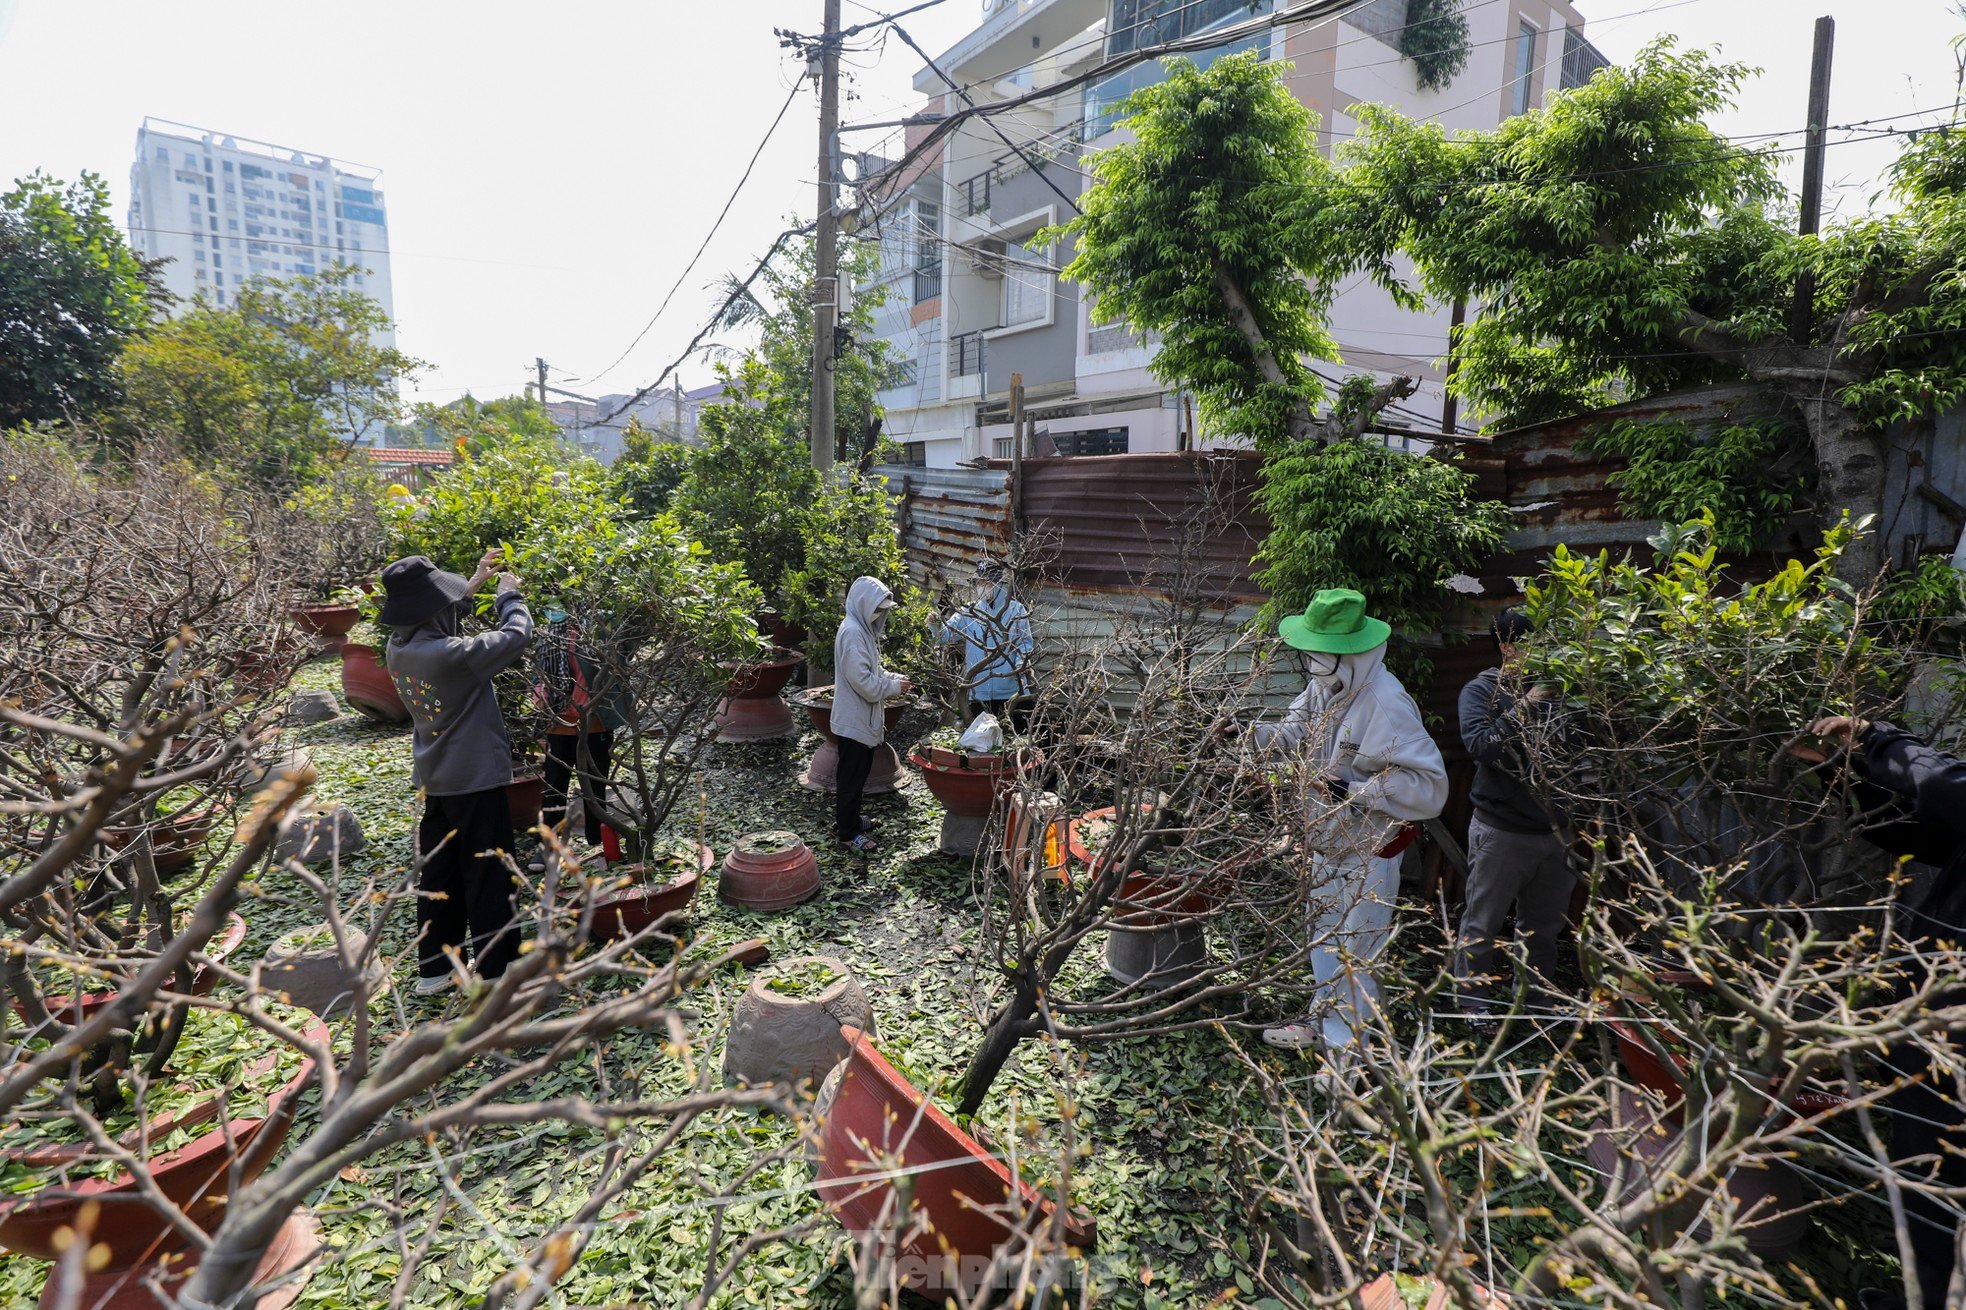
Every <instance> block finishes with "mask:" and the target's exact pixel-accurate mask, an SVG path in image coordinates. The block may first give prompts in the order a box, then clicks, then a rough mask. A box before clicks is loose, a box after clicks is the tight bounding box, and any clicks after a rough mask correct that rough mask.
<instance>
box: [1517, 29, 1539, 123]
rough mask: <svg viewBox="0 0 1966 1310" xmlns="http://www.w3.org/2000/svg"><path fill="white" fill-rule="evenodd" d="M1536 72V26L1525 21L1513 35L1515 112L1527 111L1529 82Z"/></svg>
mask: <svg viewBox="0 0 1966 1310" xmlns="http://www.w3.org/2000/svg"><path fill="white" fill-rule="evenodd" d="M1535 73H1536V28H1535V27H1534V25H1532V24H1530V23H1529V22H1527V21H1525V22H1524V23H1523V24H1522V27H1521V28H1520V29H1519V30H1518V31H1517V32H1516V36H1515V75H1516V83H1515V112H1516V113H1518V114H1526V113H1528V112H1529V93H1530V84H1531V83H1532V82H1533V81H1534V80H1535Z"/></svg>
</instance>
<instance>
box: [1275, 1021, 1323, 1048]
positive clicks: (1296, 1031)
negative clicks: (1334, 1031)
mask: <svg viewBox="0 0 1966 1310" xmlns="http://www.w3.org/2000/svg"><path fill="white" fill-rule="evenodd" d="M1263 1040H1264V1041H1265V1042H1267V1043H1269V1044H1270V1045H1271V1046H1275V1047H1279V1048H1281V1049H1283V1050H1286V1051H1305V1050H1309V1049H1310V1048H1312V1047H1314V1046H1322V1045H1323V1044H1324V1029H1323V1028H1322V1027H1320V1026H1319V1025H1318V1024H1317V1022H1316V1021H1315V1020H1312V1019H1299V1020H1298V1021H1297V1022H1296V1023H1287V1024H1284V1025H1283V1026H1282V1027H1281V1028H1265V1029H1264V1030H1263Z"/></svg>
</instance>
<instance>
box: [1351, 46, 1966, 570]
mask: <svg viewBox="0 0 1966 1310" xmlns="http://www.w3.org/2000/svg"><path fill="white" fill-rule="evenodd" d="M1748 72H1749V70H1748V69H1747V68H1745V67H1744V66H1742V65H1739V64H1730V63H1724V62H1722V61H1720V60H1719V59H1717V58H1715V57H1714V56H1713V55H1711V54H1708V53H1706V52H1702V51H1680V50H1677V49H1676V48H1675V47H1674V46H1673V44H1672V42H1671V41H1669V40H1667V41H1661V42H1658V43H1655V44H1654V45H1652V46H1650V47H1648V48H1647V49H1646V50H1644V51H1643V52H1641V53H1640V54H1639V55H1638V57H1637V58H1635V59H1633V60H1632V61H1631V62H1630V63H1628V64H1626V65H1624V66H1622V67H1615V68H1610V69H1606V70H1605V71H1603V72H1601V73H1599V74H1598V76H1597V77H1595V78H1594V79H1593V80H1592V81H1591V82H1590V83H1589V84H1588V85H1587V86H1584V87H1581V88H1578V89H1576V90H1574V91H1571V92H1568V93H1566V94H1564V95H1561V96H1557V97H1554V98H1553V99H1552V100H1550V102H1549V103H1548V104H1547V105H1546V106H1544V107H1543V108H1541V109H1538V110H1535V111H1532V112H1530V113H1528V114H1524V115H1521V116H1519V117H1516V118H1512V119H1509V120H1508V121H1506V122H1504V123H1502V124H1501V125H1500V126H1498V127H1496V128H1494V129H1492V130H1489V131H1484V132H1465V133H1459V134H1456V135H1454V136H1452V137H1450V136H1449V135H1448V134H1447V132H1446V131H1445V130H1444V129H1442V128H1441V127H1440V126H1439V125H1438V124H1433V123H1422V122H1417V121H1414V120H1412V119H1408V118H1405V117H1403V116H1402V115H1400V114H1398V113H1397V112H1395V111H1393V110H1391V109H1387V108H1384V107H1374V106H1367V107H1364V108H1362V109H1361V110H1360V111H1359V113H1360V121H1361V122H1362V123H1363V125H1364V131H1363V133H1362V134H1361V136H1360V137H1359V139H1358V140H1356V141H1355V142H1353V143H1351V144H1350V145H1349V146H1347V147H1346V148H1345V149H1344V150H1343V151H1342V152H1341V158H1342V159H1344V160H1345V161H1346V162H1347V163H1348V164H1349V168H1348V169H1347V171H1346V178H1347V181H1348V183H1349V184H1350V185H1351V186H1353V187H1355V188H1356V189H1357V190H1358V191H1359V192H1360V193H1361V194H1362V195H1369V196H1370V197H1372V199H1373V201H1374V204H1375V207H1376V208H1377V209H1378V211H1379V212H1380V215H1381V220H1380V221H1381V222H1389V223H1391V224H1393V225H1394V227H1395V228H1396V231H1395V232H1394V234H1393V235H1394V238H1395V244H1396V245H1397V247H1398V248H1399V249H1400V250H1402V251H1403V252H1405V253H1406V254H1407V255H1408V256H1410V257H1411V259H1412V260H1413V262H1414V264H1415V265H1416V267H1417V269H1418V289H1420V290H1424V291H1425V292H1426V293H1427V294H1429V295H1432V296H1435V297H1438V298H1442V299H1450V298H1455V297H1462V298H1466V299H1467V300H1468V301H1469V302H1470V303H1472V304H1477V305H1479V306H1480V307H1481V308H1480V312H1479V313H1478V314H1477V315H1476V316H1475V317H1474V319H1473V321H1472V322H1471V323H1470V324H1469V325H1468V326H1467V327H1466V328H1465V329H1463V331H1462V333H1461V336H1460V343H1459V344H1460V356H1461V361H1460V368H1459V370H1458V372H1457V373H1456V375H1455V380H1454V386H1455V389H1456V391H1457V392H1458V393H1459V394H1460V395H1461V396H1462V397H1463V398H1464V399H1466V400H1467V401H1468V402H1470V404H1471V405H1472V406H1473V407H1474V408H1475V409H1476V410H1477V411H1479V412H1483V413H1487V414H1491V415H1497V416H1506V417H1507V418H1509V419H1512V420H1515V421H1534V420H1537V419H1542V418H1548V417H1555V416H1561V415H1566V414H1572V413H1576V412H1578V411H1580V410H1585V409H1589V408H1591V407H1593V406H1596V405H1599V404H1602V403H1604V402H1606V401H1608V400H1611V399H1614V398H1619V397H1629V396H1645V395H1653V394H1658V393H1661V392H1665V391H1669V390H1673V389H1675V388H1679V387H1685V386H1693V385H1699V384H1703V383H1708V382H1714V381H1747V382H1751V383H1754V384H1756V385H1757V386H1759V387H1761V388H1762V389H1764V390H1765V391H1766V392H1767V393H1768V394H1769V396H1770V398H1771V399H1772V400H1773V401H1775V402H1776V407H1777V408H1778V410H1779V411H1780V412H1782V413H1785V414H1787V415H1789V416H1791V418H1792V426H1791V427H1790V428H1789V429H1788V430H1789V432H1790V433H1791V434H1792V437H1793V440H1794V441H1795V443H1796V444H1797V447H1798V448H1799V450H1800V452H1801V454H1802V455H1803V462H1804V463H1805V464H1806V465H1807V466H1809V468H1808V472H1809V475H1810V476H1809V481H1810V483H1811V490H1812V492H1813V499H1814V507H1815V509H1816V511H1817V514H1818V516H1819V518H1820V520H1821V521H1822V522H1823V523H1824V524H1825V525H1829V524H1833V523H1835V522H1837V521H1838V520H1839V519H1840V518H1841V517H1842V515H1843V514H1844V513H1845V512H1848V513H1849V514H1851V515H1852V516H1854V517H1857V518H1863V517H1866V516H1874V515H1877V514H1878V513H1879V512H1880V511H1881V509H1882V506H1883V497H1884V448H1883V440H1884V431H1885V429H1886V427H1887V426H1888V425H1890V424H1891V423H1893V422H1896V421H1900V420H1907V419H1916V418H1920V417H1923V416H1928V415H1930V414H1932V413H1934V412H1936V411H1938V410H1940V409H1942V408H1944V407H1946V406H1948V405H1951V404H1953V403H1954V402H1955V401H1956V400H1957V399H1958V397H1959V396H1960V394H1961V391H1962V387H1966V333H1962V330H1961V329H1962V328H1966V277H1963V276H1962V275H1966V203H1962V198H1961V194H1960V189H1959V183H1960V180H1961V178H1962V176H1966V138H1962V136H1961V134H1960V133H1959V132H1958V131H1956V130H1941V131H1936V132H1931V133H1926V134H1923V135H1921V136H1920V137H1919V138H1918V139H1917V140H1916V141H1915V142H1913V143H1912V144H1911V145H1909V146H1908V147H1907V148H1906V150H1905V151H1904V153H1903V154H1902V155H1901V156H1900V157H1899V159H1898V161H1897V163H1896V164H1895V166H1894V167H1893V170H1892V192H1893V198H1894V199H1895V201H1896V207H1895V208H1894V209H1893V210H1891V211H1890V212H1888V213H1878V214H1870V215H1865V216H1863V217H1859V218H1855V219H1850V220H1845V221H1841V222H1835V223H1832V224H1830V225H1829V226H1828V227H1827V228H1826V229H1825V230H1824V231H1823V232H1822V233H1821V235H1819V236H1807V237H1804V236H1797V235H1796V234H1795V231H1794V221H1793V208H1792V203H1791V202H1790V200H1789V199H1788V197H1787V196H1786V195H1785V194H1784V193H1783V191H1782V188H1781V187H1780V185H1779V184H1778V181H1777V179H1776V177H1775V174H1774V171H1773V167H1772V164H1771V160H1770V156H1769V155H1768V154H1767V153H1766V152H1762V151H1756V150H1749V149H1742V148H1741V147H1739V146H1737V145H1735V144H1734V143H1732V142H1730V141H1728V140H1727V139H1726V138H1725V137H1724V136H1722V135H1721V134H1720V133H1719V132H1718V131H1717V130H1715V129H1714V128H1713V127H1712V126H1710V124H1709V120H1710V119H1711V118H1712V117H1713V116H1714V115H1715V114H1717V113H1719V112H1721V111H1723V110H1725V109H1726V108H1728V107H1729V106H1730V105H1731V104H1732V103H1733V102H1734V98H1735V96H1736V94H1737V92H1738V91H1739V89H1740V87H1741V86H1742V84H1743V83H1744V81H1745V80H1746V78H1747V76H1748ZM1798 286H1800V287H1803V288H1804V289H1805V290H1804V297H1803V301H1802V310H1801V312H1800V314H1798V313H1796V312H1795V306H1796V302H1797V288H1798ZM1669 444H1671V443H1669ZM1640 453H1641V455H1642V458H1644V459H1647V460H1651V461H1665V462H1668V463H1669V462H1671V461H1672V460H1674V459H1676V458H1683V459H1689V460H1690V459H1695V458H1697V457H1698V454H1697V451H1696V450H1695V449H1694V447H1693V445H1692V443H1690V442H1680V443H1677V450H1676V451H1675V450H1668V451H1660V450H1657V449H1651V450H1646V451H1643V452H1640ZM1668 481H1670V479H1668ZM1627 490H1628V494H1629V493H1630V488H1629V487H1628V489H1627ZM1641 508H1646V507H1645V506H1641ZM1680 508H1683V506H1680ZM1882 562H1883V560H1882V551H1881V547H1880V545H1879V543H1878V541H1877V539H1876V538H1874V537H1872V538H1864V539H1861V540H1859V541H1857V542H1854V543H1852V545H1851V547H1850V548H1849V549H1848V550H1846V551H1845V552H1844V553H1843V555H1842V556H1841V558H1840V562H1839V568H1840V569H1841V570H1842V572H1843V574H1844V576H1845V577H1848V578H1851V579H1857V578H1863V577H1868V576H1870V575H1873V574H1875V573H1876V571H1877V570H1878V568H1879V567H1880V566H1881V564H1882Z"/></svg>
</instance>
